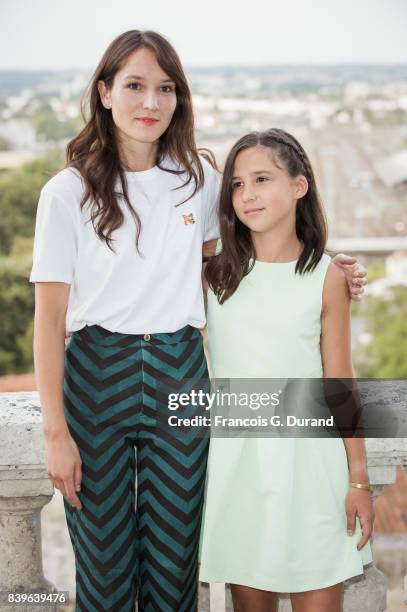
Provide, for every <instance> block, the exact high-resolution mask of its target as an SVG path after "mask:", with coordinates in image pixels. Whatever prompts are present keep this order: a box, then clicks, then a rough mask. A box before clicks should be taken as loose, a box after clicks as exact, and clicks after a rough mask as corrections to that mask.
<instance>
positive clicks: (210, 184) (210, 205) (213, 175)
mask: <svg viewBox="0 0 407 612" xmlns="http://www.w3.org/2000/svg"><path fill="white" fill-rule="evenodd" d="M220 185H221V178H220V175H219V173H218V172H217V171H216V170H214V168H212V166H209V167H208V170H207V172H205V185H204V194H205V197H204V213H205V214H204V219H205V223H204V234H203V241H204V242H206V241H207V240H214V239H216V238H219V192H220Z"/></svg>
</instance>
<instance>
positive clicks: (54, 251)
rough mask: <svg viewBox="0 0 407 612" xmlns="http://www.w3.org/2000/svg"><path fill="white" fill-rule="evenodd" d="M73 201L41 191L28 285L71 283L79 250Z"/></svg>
mask: <svg viewBox="0 0 407 612" xmlns="http://www.w3.org/2000/svg"><path fill="white" fill-rule="evenodd" d="M72 200H74V198H68V197H66V196H65V195H64V196H61V195H57V194H56V193H53V192H52V190H49V189H46V188H44V189H43V190H42V192H41V195H40V199H39V202H38V208H37V218H36V223H35V238H34V250H33V266H32V269H31V275H30V282H32V283H35V282H41V281H45V282H46V281H48V282H52V281H54V282H62V283H68V284H72V280H73V276H74V270H75V262H76V258H77V250H78V228H77V221H76V219H75V214H74V210H73V207H74V205H75V204H76V200H75V201H72Z"/></svg>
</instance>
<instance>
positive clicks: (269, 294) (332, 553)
mask: <svg viewBox="0 0 407 612" xmlns="http://www.w3.org/2000/svg"><path fill="white" fill-rule="evenodd" d="M220 230H221V238H222V245H223V246H222V250H221V252H220V253H219V254H218V256H216V257H214V258H213V259H212V260H211V261H210V262H209V263H208V266H207V268H206V278H207V280H208V284H209V287H210V289H209V294H208V334H209V350H210V356H211V365H212V370H213V375H214V377H215V378H220V379H224V378H226V379H230V380H231V387H232V388H231V390H233V391H235V389H234V388H233V382H234V381H233V379H237V380H238V381H242V379H246V378H254V379H257V380H262V379H264V378H265V379H270V378H275V379H277V380H278V381H279V382H278V383H276V384H278V385H282V381H283V380H284V379H287V378H288V379H296V378H297V379H320V378H322V377H325V378H329V379H351V378H352V376H353V368H352V361H351V353H350V315H349V299H348V295H347V287H346V281H345V278H344V275H343V273H342V272H341V271H340V270H339V269H338V267H337V266H335V265H333V264H332V263H331V259H330V257H329V256H328V255H326V254H325V253H324V251H325V246H326V235H327V232H326V225H325V219H324V213H323V208H322V204H321V202H320V199H319V196H318V190H317V187H316V183H315V178H314V173H313V171H312V167H311V164H310V161H309V159H308V157H307V155H306V153H305V151H304V149H303V148H302V146H301V145H300V143H299V142H298V141H297V140H296V139H295V138H294V137H293V136H291V135H290V134H288V133H286V132H284V131H283V130H279V129H270V130H266V131H265V132H253V133H251V134H247V135H246V136H243V137H242V138H241V139H240V140H239V141H238V142H237V143H236V144H235V145H234V147H233V148H232V150H231V152H230V154H229V156H228V158H227V160H226V165H225V172H224V177H223V183H222V189H221V197H220ZM315 382H316V381H314V382H313V383H311V384H312V386H313V387H314V388H315V386H316V385H315ZM330 384H332V383H330ZM289 386H290V385H289ZM289 386H288V388H287V387H286V388H284V387H283V388H284V391H283V394H282V395H281V396H280V397H281V401H283V402H284V404H283V405H284V409H283V410H282V411H281V410H280V411H279V412H280V414H279V415H278V416H279V418H278V419H275V418H274V420H273V425H274V426H275V427H274V431H275V434H276V435H275V436H274V437H262V434H261V433H260V434H258V436H259V437H258V438H257V439H256V438H252V437H250V434H248V435H247V436H246V437H245V438H244V437H243V438H242V437H238V438H235V439H233V438H232V437H231V438H229V439H222V438H220V437H218V436H216V435H215V437H214V438H213V439H212V441H211V448H210V453H209V466H208V478H207V485H208V486H207V495H206V503H205V511H204V522H203V530H202V550H201V571H200V579H201V580H204V581H207V582H227V583H230V584H231V589H232V597H233V602H234V609H235V611H236V612H251V611H252V610H256V611H257V612H273V611H275V610H276V603H277V602H276V593H278V592H282V593H286V592H287V593H290V594H291V602H292V606H293V610H294V612H328V611H329V612H340V610H341V609H342V606H341V599H342V589H343V581H344V580H346V579H347V578H350V577H352V576H355V575H357V574H360V573H362V572H363V565H364V564H367V563H370V562H371V561H372V552H371V549H370V543H369V542H368V540H369V537H370V535H371V533H372V522H373V506H372V501H371V496H370V485H369V478H368V473H367V468H366V457H365V449H364V441H363V439H361V438H356V439H355V438H346V437H345V438H344V439H343V440H342V438H340V437H329V434H328V437H325V438H320V437H317V434H315V436H312V433H311V432H312V427H311V424H312V423H311V424H310V425H308V429H307V430H305V429H303V432H307V433H308V434H311V435H308V436H306V434H305V433H304V434H303V436H300V437H296V434H297V436H298V433H299V431H301V427H299V428H298V429H297V430H296V433H294V432H293V429H292V428H291V430H290V429H289V425H290V419H288V418H286V419H284V418H283V417H284V416H286V417H288V416H290V417H291V423H292V417H295V416H299V415H298V411H297V410H296V408H295V405H296V402H297V401H298V405H299V406H301V408H302V409H303V410H304V406H306V405H307V399H306V398H307V387H308V393H309V392H310V391H309V389H310V388H312V386H310V383H308V385H304V384H301V386H299V385H297V387H298V389H300V391H297V394H295V393H290V391H289ZM291 386H293V381H291ZM278 388H279V387H278V386H277V387H276V389H275V390H277V389H278ZM246 390H247V389H246ZM263 390H265V389H263ZM300 392H301V395H298V394H299V393H300ZM289 398H291V403H290V400H289ZM347 405H349V402H348V404H345V406H347ZM349 407H352V406H351V405H350V406H349ZM338 411H339V409H338ZM304 412H305V414H303V417H310V416H312V415H311V414H310V412H311V411H310V410H308V411H307V410H305V411H304ZM307 412H308V413H307ZM342 412H343V410H342ZM273 413H274V411H273V410H272V409H271V410H270V406H268V409H263V411H262V413H261V416H262V417H267V416H269V415H273V417H274V414H273ZM281 413H282V414H281ZM235 414H236V411H235ZM277 414H278V413H277ZM231 416H233V412H232V414H231ZM253 416H254V415H253ZM321 416H322V415H321ZM325 416H327V415H325ZM265 420H266V422H268V421H267V419H265ZM315 420H316V419H315ZM300 424H301V422H300ZM280 425H281V427H280ZM349 425H350V424H348V425H347V427H348V428H349ZM283 428H284V429H283ZM215 432H216V429H215ZM263 436H264V434H263ZM305 436H306V437H305ZM356 517H357V521H356ZM359 519H360V523H359ZM355 521H356V522H355ZM347 529H348V533H347ZM362 531H363V534H362ZM350 536H352V537H350Z"/></svg>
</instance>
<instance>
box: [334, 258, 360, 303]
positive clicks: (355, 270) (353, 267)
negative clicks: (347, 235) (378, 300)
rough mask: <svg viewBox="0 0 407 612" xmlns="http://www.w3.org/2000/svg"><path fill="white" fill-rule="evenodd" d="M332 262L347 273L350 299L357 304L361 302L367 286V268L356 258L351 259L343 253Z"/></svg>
mask: <svg viewBox="0 0 407 612" xmlns="http://www.w3.org/2000/svg"><path fill="white" fill-rule="evenodd" d="M332 261H333V262H334V264H335V265H336V266H338V268H340V269H341V270H342V271H343V272H344V273H345V277H346V280H347V283H348V289H349V295H350V298H351V299H352V300H355V301H357V302H358V301H360V300H361V299H362V297H363V293H364V291H365V289H364V287H365V285H366V284H367V280H366V268H365V267H364V266H362V264H360V263H359V261H358V260H357V259H356V257H350V256H349V255H344V254H343V253H339V254H338V255H335V257H333V259H332Z"/></svg>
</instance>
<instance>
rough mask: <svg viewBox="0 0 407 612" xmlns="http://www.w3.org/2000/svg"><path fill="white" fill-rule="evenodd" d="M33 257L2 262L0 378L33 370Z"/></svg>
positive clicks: (0, 270) (2, 260)
mask: <svg viewBox="0 0 407 612" xmlns="http://www.w3.org/2000/svg"><path fill="white" fill-rule="evenodd" d="M30 268H31V255H29V256H27V255H26V256H21V257H2V258H0V287H1V291H0V338H1V343H0V375H4V374H10V373H18V372H27V371H28V370H32V367H33V365H32V333H33V332H32V330H33V313H34V287H33V285H31V284H30V283H29V282H28V276H29V273H30Z"/></svg>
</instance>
